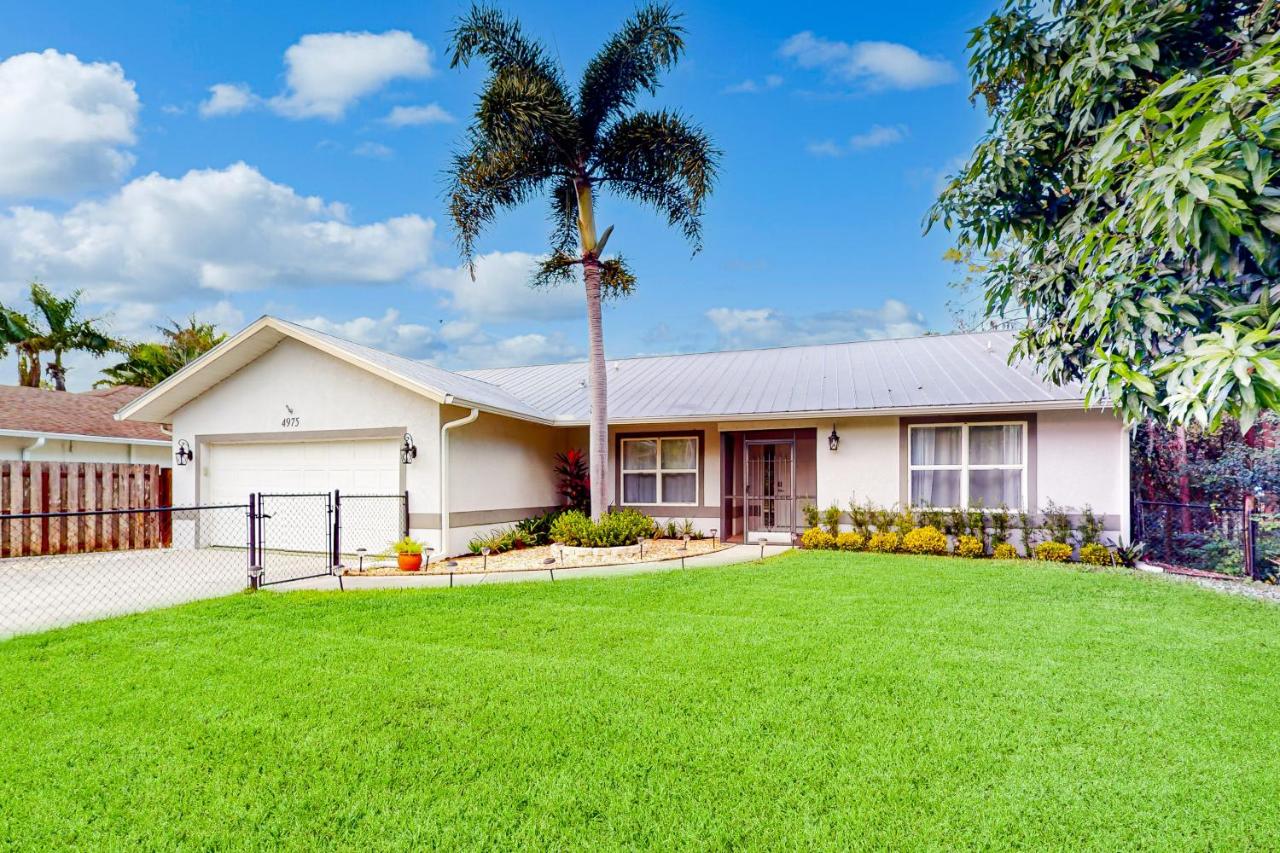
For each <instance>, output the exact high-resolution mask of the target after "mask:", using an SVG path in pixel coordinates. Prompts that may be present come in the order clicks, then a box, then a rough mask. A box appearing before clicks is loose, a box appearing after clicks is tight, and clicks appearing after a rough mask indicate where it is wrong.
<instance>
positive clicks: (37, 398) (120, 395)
mask: <svg viewBox="0 0 1280 853" xmlns="http://www.w3.org/2000/svg"><path fill="white" fill-rule="evenodd" d="M146 390H147V389H145V388H133V387H129V386H124V387H120V388H102V389H99V390H95V391H86V392H84V393H82V394H73V393H71V392H69V391H46V390H44V389H43V388H23V387H15V386H13V385H0V429H4V430H15V431H18V432H30V433H60V434H65V435H100V436H104V437H109V438H138V439H148V440H154V441H168V440H169V436H167V435H165V434H164V433H163V432H161V431H160V427H159V426H158V425H156V424H149V423H143V422H140V421H118V420H116V419H115V413H116V412H117V411H118V410H119V409H120V407H121V406H123V405H125V404H126V403H128V402H129V401H130V400H133V399H135V398H136V397H137V396H138V395H140V394H142V393H143V392H144V391H146Z"/></svg>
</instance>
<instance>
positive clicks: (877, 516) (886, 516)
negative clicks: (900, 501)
mask: <svg viewBox="0 0 1280 853" xmlns="http://www.w3.org/2000/svg"><path fill="white" fill-rule="evenodd" d="M893 516H894V512H893V510H891V509H882V508H880V507H877V506H875V505H874V504H867V522H868V523H869V524H870V525H871V526H872V527H874V528H875V530H876V532H877V533H888V532H889V531H890V530H892V529H893Z"/></svg>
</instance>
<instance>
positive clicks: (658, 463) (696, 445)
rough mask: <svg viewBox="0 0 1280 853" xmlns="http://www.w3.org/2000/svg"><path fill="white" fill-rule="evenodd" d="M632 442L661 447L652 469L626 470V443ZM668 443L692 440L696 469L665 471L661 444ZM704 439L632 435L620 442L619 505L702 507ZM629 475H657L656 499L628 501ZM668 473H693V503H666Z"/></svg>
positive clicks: (669, 469)
mask: <svg viewBox="0 0 1280 853" xmlns="http://www.w3.org/2000/svg"><path fill="white" fill-rule="evenodd" d="M633 441H652V442H654V443H655V444H657V446H658V453H657V457H656V460H655V467H653V468H628V467H627V443H628V442H633ZM668 441H692V442H693V467H692V468H663V467H662V445H663V444H664V443H665V442H668ZM701 468H702V436H700V435H629V436H626V437H620V438H619V439H618V504H619V505H620V506H700V505H701V504H700V503H699V498H700V496H701V494H702V471H701ZM628 474H653V475H655V480H656V482H655V490H654V500H652V501H629V500H627V499H626V498H627V475H628ZM665 474H692V475H693V500H691V501H664V500H663V494H662V492H663V488H662V480H663V475H665Z"/></svg>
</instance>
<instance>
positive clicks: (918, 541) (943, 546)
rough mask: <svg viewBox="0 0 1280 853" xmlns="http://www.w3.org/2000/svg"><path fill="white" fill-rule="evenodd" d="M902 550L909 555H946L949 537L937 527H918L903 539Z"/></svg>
mask: <svg viewBox="0 0 1280 853" xmlns="http://www.w3.org/2000/svg"><path fill="white" fill-rule="evenodd" d="M902 550H904V551H906V552H907V553H908V554H945V553H947V537H946V536H945V535H944V534H943V533H942V531H941V530H939V529H938V528H936V527H933V526H929V527H917V528H916V529H915V530H912V531H911V532H910V533H908V534H907V535H906V536H903V537H902Z"/></svg>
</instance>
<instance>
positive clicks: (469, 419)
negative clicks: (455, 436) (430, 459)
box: [440, 394, 480, 557]
mask: <svg viewBox="0 0 1280 853" xmlns="http://www.w3.org/2000/svg"><path fill="white" fill-rule="evenodd" d="M444 402H445V404H446V405H448V404H451V403H453V395H451V394H449V395H446V396H445V398H444ZM478 417H480V410H479V409H472V410H471V414H469V415H467V416H466V417H464V418H458V419H457V420H456V421H449V422H448V423H447V424H441V425H440V556H441V557H444V556H447V554H446V553H445V552H446V550H447V549H448V548H449V430H451V429H454V428H455V427H460V426H466V425H467V424H469V423H475V420H476V418H478Z"/></svg>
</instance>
